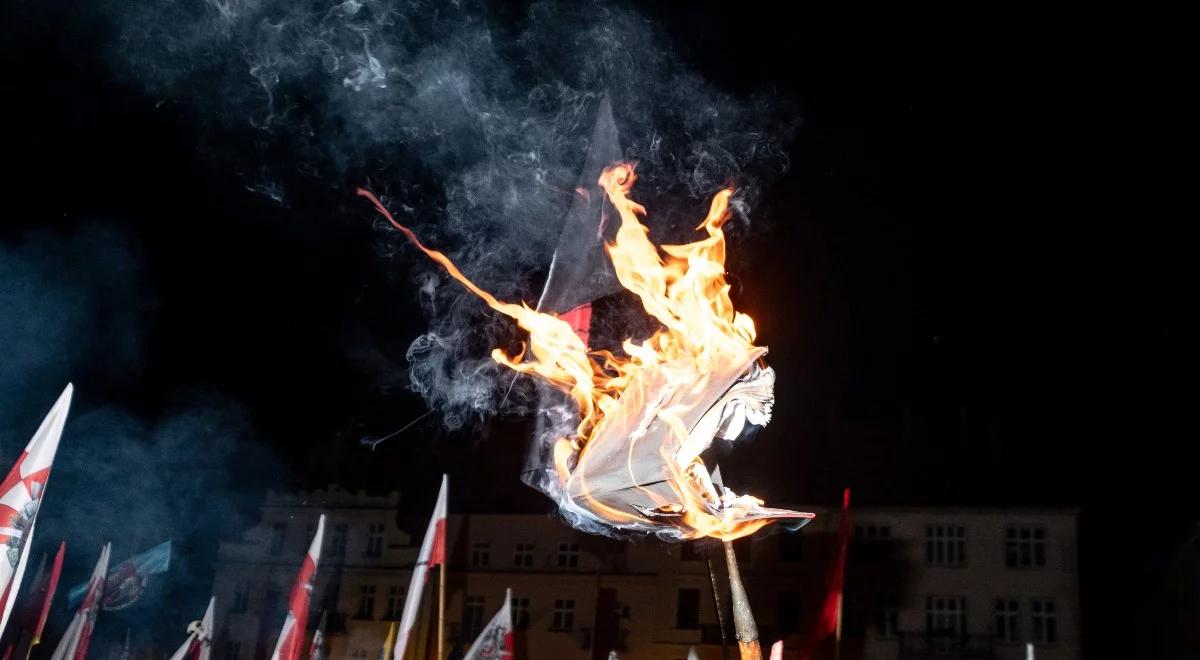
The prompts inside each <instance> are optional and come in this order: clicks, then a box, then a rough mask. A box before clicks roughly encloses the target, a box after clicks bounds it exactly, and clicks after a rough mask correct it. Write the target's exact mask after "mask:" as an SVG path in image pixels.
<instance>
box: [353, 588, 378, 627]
mask: <svg viewBox="0 0 1200 660" xmlns="http://www.w3.org/2000/svg"><path fill="white" fill-rule="evenodd" d="M354 618H356V619H374V618H375V585H373V584H364V585H363V586H362V587H361V588H360V589H359V592H358V612H356V613H355V614H354Z"/></svg>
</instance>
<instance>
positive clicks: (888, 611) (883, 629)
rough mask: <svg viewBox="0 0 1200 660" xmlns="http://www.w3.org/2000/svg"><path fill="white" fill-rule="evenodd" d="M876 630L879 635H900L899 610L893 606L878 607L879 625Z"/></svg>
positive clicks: (888, 636)
mask: <svg viewBox="0 0 1200 660" xmlns="http://www.w3.org/2000/svg"><path fill="white" fill-rule="evenodd" d="M877 632H878V633H879V636H880V637H883V638H887V639H893V638H896V637H899V636H900V610H899V609H897V608H895V607H882V608H880V609H879V627H878V628H877Z"/></svg>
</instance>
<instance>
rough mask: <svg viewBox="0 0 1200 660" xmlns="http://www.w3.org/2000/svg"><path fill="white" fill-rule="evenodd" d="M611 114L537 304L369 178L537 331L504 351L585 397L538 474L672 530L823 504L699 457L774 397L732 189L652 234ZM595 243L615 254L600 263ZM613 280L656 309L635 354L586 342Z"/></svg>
mask: <svg viewBox="0 0 1200 660" xmlns="http://www.w3.org/2000/svg"><path fill="white" fill-rule="evenodd" d="M611 124H612V117H611V110H610V109H609V108H608V105H607V103H605V104H603V105H602V107H601V115H600V120H599V121H598V122H597V128H596V131H595V132H594V135H593V144H592V152H591V153H589V156H588V160H587V165H586V166H585V170H584V177H585V178H584V182H583V183H584V185H581V187H580V190H579V195H580V198H581V199H579V200H576V202H575V203H574V204H573V205H572V207H571V209H572V210H571V211H570V212H569V213H568V217H567V222H566V225H565V226H564V234H563V235H564V239H563V242H562V243H560V246H559V250H557V251H556V253H555V257H554V261H553V263H552V264H551V268H550V278H549V279H548V281H547V286H546V290H545V291H544V292H543V294H542V298H541V301H540V302H539V305H538V309H537V310H534V309H531V308H530V307H528V306H527V305H524V304H520V305H518V304H513V303H508V302H503V301H500V300H497V299H496V298H495V297H494V296H492V295H491V294H490V293H488V292H487V291H485V290H483V289H481V288H480V287H478V286H477V285H476V284H475V283H473V282H472V281H470V280H469V279H468V278H467V277H466V276H465V275H463V273H462V272H461V271H459V269H458V268H457V267H456V266H455V265H454V263H453V262H451V261H450V259H449V258H448V257H446V256H445V255H444V254H442V253H441V252H438V251H436V250H432V249H429V248H427V247H425V246H424V245H422V244H421V242H420V241H419V240H418V239H417V237H416V236H415V235H414V234H413V233H412V232H411V231H410V230H409V229H408V228H406V227H404V226H403V225H400V224H399V223H397V222H396V221H395V219H394V218H393V217H392V216H391V214H390V213H388V211H387V209H386V208H385V207H384V206H383V204H381V203H380V202H379V200H378V199H376V198H375V197H374V196H373V195H372V194H371V193H369V192H367V191H365V190H361V189H360V190H359V191H358V192H359V194H360V195H362V196H364V197H367V198H368V199H370V200H371V201H372V202H373V203H374V204H375V206H376V208H377V210H378V211H379V212H380V213H381V214H382V215H383V216H384V217H385V218H387V219H388V221H389V222H391V224H392V225H393V226H395V227H396V228H397V229H399V230H400V231H401V232H403V233H404V234H405V236H407V238H408V239H409V241H410V242H412V243H413V244H414V245H416V246H417V247H418V248H419V249H420V250H422V251H423V252H424V253H425V254H426V255H428V256H429V257H430V258H431V259H433V260H434V261H436V262H437V263H439V264H441V265H442V267H443V268H445V269H446V271H447V272H448V273H449V274H450V275H451V277H453V278H454V279H456V280H458V281H459V282H460V283H462V284H463V285H464V286H465V287H466V288H467V289H469V290H470V291H471V292H472V293H474V294H476V295H477V296H479V297H480V298H481V299H483V300H484V302H486V303H487V305H488V306H490V307H491V308H492V309H494V310H496V311H498V312H500V313H502V314H505V315H507V316H509V317H511V318H512V319H514V320H515V321H516V323H517V325H519V326H520V327H521V328H522V329H524V330H525V331H527V332H528V333H529V345H528V347H527V350H525V351H523V352H522V353H520V354H518V355H507V354H505V353H504V352H503V351H501V350H500V349H498V348H497V349H495V350H493V351H492V358H493V359H494V360H496V361H497V362H498V363H500V364H502V365H504V366H506V367H509V368H511V369H513V370H514V371H517V372H519V373H524V374H529V375H534V376H537V377H538V378H539V379H541V381H542V382H545V383H548V384H549V385H551V386H553V387H555V388H557V389H558V390H559V391H560V392H563V393H565V394H566V395H567V396H568V397H569V400H570V401H571V402H572V403H573V405H574V410H575V411H576V413H577V417H576V418H575V420H574V422H575V424H574V428H573V429H572V430H571V431H568V432H566V433H564V434H562V435H560V436H557V437H554V438H550V439H549V444H548V445H547V446H542V445H539V444H538V442H537V441H536V440H535V446H534V451H533V452H532V455H533V457H534V463H535V464H536V463H538V462H541V463H542V464H544V465H545V467H544V468H541V469H539V468H536V467H535V469H534V471H533V473H534V474H533V476H532V477H531V478H532V480H533V481H534V483H535V485H536V486H537V487H538V488H540V489H541V490H543V491H544V492H545V493H546V494H547V495H549V496H550V497H551V498H553V499H554V500H555V501H556V502H557V503H558V505H559V508H560V510H561V511H562V512H563V513H564V514H565V515H566V516H567V517H568V518H570V519H571V520H572V521H573V522H575V523H576V524H577V525H579V526H581V527H582V528H584V529H597V528H599V529H609V530H618V531H625V532H645V533H654V534H657V535H658V536H659V537H661V538H663V539H666V540H672V541H682V540H686V539H694V538H699V537H703V536H712V537H717V538H722V539H726V540H730V539H736V538H739V537H742V536H745V535H747V534H750V533H753V532H754V531H756V530H758V529H760V528H761V527H763V526H764V525H766V524H768V523H769V522H770V521H771V520H774V519H778V518H791V519H794V520H795V521H796V523H797V524H798V525H802V524H804V523H805V522H807V521H808V520H809V519H811V518H812V517H813V515H812V514H810V513H800V512H794V511H785V510H780V509H770V508H766V507H764V506H763V502H762V501H761V500H759V499H757V498H755V497H753V496H750V495H739V494H737V493H734V492H733V491H732V490H729V489H728V488H722V489H718V488H716V487H715V486H714V485H713V483H712V478H711V477H710V475H709V473H708V470H707V468H706V467H705V465H704V462H703V460H702V459H701V454H702V453H704V452H705V451H706V450H707V449H708V448H709V447H710V446H711V445H712V443H713V442H714V441H716V440H717V439H718V438H720V439H723V440H728V441H734V440H736V439H737V438H738V437H739V436H740V435H741V433H742V431H743V430H744V429H745V428H747V427H749V426H765V425H766V424H767V422H769V421H770V419H771V407H772V405H773V403H774V384H775V372H774V371H773V370H772V369H771V368H770V367H768V366H767V365H766V363H765V362H764V361H763V357H764V356H765V355H766V353H767V349H766V348H764V347H759V346H756V345H755V344H754V339H755V330H754V322H753V320H752V319H751V318H750V317H749V316H747V315H745V314H743V313H741V312H738V311H736V310H735V309H734V307H733V304H732V301H731V300H730V297H729V288H730V287H729V285H728V284H727V283H726V282H725V236H724V233H723V231H722V229H721V228H722V225H724V223H725V222H726V220H728V218H729V217H730V211H729V205H730V198H731V197H732V195H733V190H731V189H726V190H722V191H720V192H718V193H717V194H716V195H715V196H714V198H713V200H712V203H711V206H710V208H709V212H708V215H707V217H706V218H705V219H704V220H703V222H701V224H700V226H699V227H698V229H700V230H703V231H704V232H705V234H706V236H705V237H703V238H701V239H700V240H697V241H695V242H692V243H687V244H684V245H663V246H658V245H655V244H654V243H652V242H651V241H650V239H649V236H648V232H649V230H648V229H647V227H646V226H645V225H643V224H642V223H641V222H640V221H639V220H638V218H639V216H645V215H646V209H645V208H644V207H642V206H641V205H640V204H638V203H637V202H635V201H633V200H632V199H630V197H629V193H630V191H631V190H632V188H633V185H634V182H635V181H636V180H637V176H636V174H635V173H634V167H633V165H631V164H628V163H622V162H614V154H617V153H619V147H618V146H617V145H616V144H615V141H616V134H615V127H611ZM589 168H590V170H589ZM593 174H594V175H595V176H594V178H591V177H592V175H593ZM589 223H591V224H589ZM596 255H600V256H601V257H606V258H602V259H600V261H599V262H597V261H596ZM610 273H611V277H610V276H609V274H610ZM614 281H615V283H616V285H619V287H620V288H623V289H625V290H627V291H629V292H631V293H633V294H634V295H636V296H637V297H638V299H639V300H640V302H641V305H642V308H643V309H644V311H645V312H646V313H647V314H649V316H650V317H651V318H653V319H654V320H655V321H656V322H657V323H658V324H659V329H658V330H657V331H656V332H655V333H654V334H653V335H652V336H651V337H649V338H648V339H646V340H644V341H641V342H640V343H639V342H635V341H634V340H632V339H627V340H626V341H625V342H624V344H623V346H622V351H621V353H622V354H617V353H614V352H610V351H600V350H589V348H588V346H587V344H586V343H585V338H586V337H587V333H586V332H584V331H583V330H584V329H583V328H581V327H579V326H582V325H583V321H584V319H585V318H590V314H591V311H590V309H583V308H582V307H583V306H584V305H586V304H587V303H589V302H590V301H591V300H593V299H595V298H596V297H598V296H602V295H605V294H607V293H611V292H612V290H614V289H613V287H614V284H613V282H614ZM546 407H547V406H545V405H543V408H546ZM540 421H541V420H539V422H540ZM526 476H527V477H528V476H529V473H528V472H527V475H526Z"/></svg>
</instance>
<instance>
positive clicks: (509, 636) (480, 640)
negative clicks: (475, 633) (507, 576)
mask: <svg viewBox="0 0 1200 660" xmlns="http://www.w3.org/2000/svg"><path fill="white" fill-rule="evenodd" d="M511 657H513V620H512V589H506V590H505V591H504V605H502V606H501V607H500V611H499V612H496V616H494V617H492V620H491V621H488V624H487V625H486V626H484V628H483V632H481V633H479V637H476V638H475V643H474V644H472V645H471V648H470V649H469V650H468V651H467V654H466V655H464V656H463V660H501V659H502V658H511Z"/></svg>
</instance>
